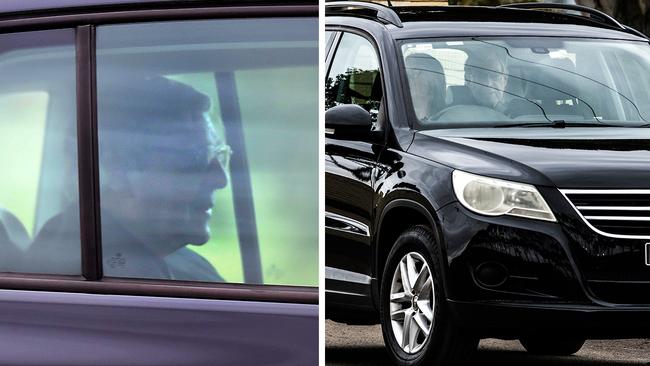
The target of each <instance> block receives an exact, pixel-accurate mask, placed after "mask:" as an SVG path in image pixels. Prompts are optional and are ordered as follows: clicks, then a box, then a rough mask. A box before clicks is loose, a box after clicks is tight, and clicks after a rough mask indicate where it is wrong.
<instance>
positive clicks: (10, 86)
mask: <svg viewBox="0 0 650 366" xmlns="http://www.w3.org/2000/svg"><path fill="white" fill-rule="evenodd" d="M74 39H75V33H74V30H73V29H61V30H46V31H35V32H24V33H13V34H2V35H0V49H1V51H0V65H2V66H1V67H0V79H2V84H0V151H2V159H1V160H0V169H2V179H0V253H2V256H1V257H0V271H2V272H23V273H24V272H28V273H50V274H65V275H79V274H81V259H80V258H81V254H80V253H81V250H80V248H81V244H80V237H79V203H78V202H79V191H78V185H79V184H78V181H77V125H76V114H75V106H76V103H75V95H76V87H75V48H74ZM64 210H65V211H68V212H70V215H69V217H70V219H69V220H61V219H60V218H59V217H58V213H59V212H62V211H64ZM34 248H39V249H38V250H34ZM54 262H56V263H58V264H59V266H56V267H53V266H51V265H50V264H51V263H54Z"/></svg>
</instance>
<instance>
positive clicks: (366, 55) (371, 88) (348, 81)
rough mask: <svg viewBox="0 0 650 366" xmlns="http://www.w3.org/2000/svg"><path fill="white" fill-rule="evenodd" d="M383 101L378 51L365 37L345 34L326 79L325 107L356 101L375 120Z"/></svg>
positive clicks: (354, 102)
mask: <svg viewBox="0 0 650 366" xmlns="http://www.w3.org/2000/svg"><path fill="white" fill-rule="evenodd" d="M381 102H382V86H381V75H380V71H379V57H378V56H377V51H376V50H375V48H374V47H373V45H372V44H371V43H370V41H368V40H367V39H366V38H364V37H362V36H359V35H356V34H353V33H344V34H343V35H342V37H341V41H340V43H339V46H338V49H337V50H336V54H335V55H334V59H333V61H332V66H331V67H330V70H329V73H328V75H327V79H326V82H325V108H326V109H329V108H332V107H334V106H337V105H339V104H357V105H359V106H361V107H363V108H364V109H365V110H367V111H368V112H370V115H371V116H372V118H373V121H375V122H376V121H377V116H378V114H379V107H380V104H381Z"/></svg>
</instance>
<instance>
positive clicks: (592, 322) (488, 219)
mask: <svg viewBox="0 0 650 366" xmlns="http://www.w3.org/2000/svg"><path fill="white" fill-rule="evenodd" d="M326 15H327V16H326V32H327V53H326V58H327V61H326V63H327V79H326V90H325V103H326V106H325V107H326V109H327V111H326V117H325V121H326V146H325V166H326V214H325V222H326V311H327V317H328V318H330V319H333V320H336V321H341V322H347V323H351V324H355V323H356V324H360V323H381V324H382V330H383V335H384V340H385V343H386V345H387V349H388V350H389V353H390V355H391V356H392V358H393V359H394V361H396V362H397V363H398V364H402V365H419V364H424V363H425V362H432V363H429V364H434V365H447V364H452V363H454V362H460V361H461V360H463V359H464V358H465V357H466V356H467V355H469V354H471V351H472V350H474V349H475V348H476V346H477V342H478V340H479V339H480V338H488V337H490V338H503V339H519V340H520V341H521V343H522V344H523V346H524V347H525V348H526V349H527V350H528V351H529V352H531V353H538V354H554V355H569V354H572V353H575V352H577V351H578V350H579V349H580V348H581V346H582V345H583V343H584V341H585V339H590V338H634V337H641V338H643V337H648V336H650V328H649V327H648V325H649V324H650V249H649V248H650V225H649V223H650V179H649V178H650V148H649V147H650V129H649V128H648V127H649V126H650V46H649V45H648V39H647V38H646V37H645V36H643V35H642V34H640V33H638V32H637V31H635V30H633V29H631V28H629V27H627V26H625V25H622V24H620V23H618V22H617V21H616V20H614V19H612V18H611V17H609V16H608V15H606V14H604V13H601V12H598V11H596V10H593V9H590V8H585V7H580V6H571V5H561V4H530V3H529V4H517V5H510V6H502V7H390V8H389V7H385V6H382V5H378V4H372V3H363V2H331V3H327V4H326Z"/></svg>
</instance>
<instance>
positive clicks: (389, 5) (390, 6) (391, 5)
mask: <svg viewBox="0 0 650 366" xmlns="http://www.w3.org/2000/svg"><path fill="white" fill-rule="evenodd" d="M386 3H388V7H389V8H392V7H393V3H391V2H390V0H386Z"/></svg>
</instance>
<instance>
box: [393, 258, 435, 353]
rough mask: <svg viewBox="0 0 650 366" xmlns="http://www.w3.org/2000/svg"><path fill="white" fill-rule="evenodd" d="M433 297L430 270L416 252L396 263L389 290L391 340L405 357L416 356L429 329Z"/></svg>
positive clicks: (429, 331) (429, 332) (431, 319)
mask: <svg viewBox="0 0 650 366" xmlns="http://www.w3.org/2000/svg"><path fill="white" fill-rule="evenodd" d="M435 305H436V304H435V295H434V288H433V278H432V276H431V270H430V268H429V266H428V265H427V262H426V260H425V259H424V257H422V255H420V254H419V253H417V252H410V253H407V254H406V255H405V256H404V257H402V259H401V260H400V261H399V264H398V265H397V267H396V268H395V272H394V274H393V280H392V283H391V288H390V319H391V326H392V330H393V336H394V337H395V340H396V341H397V344H399V346H400V347H401V348H402V350H403V351H404V352H406V353H411V354H412V353H417V352H418V351H420V350H421V349H422V347H423V346H424V344H425V343H426V341H427V340H428V339H429V335H430V334H431V330H432V328H433V314H434V309H435Z"/></svg>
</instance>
